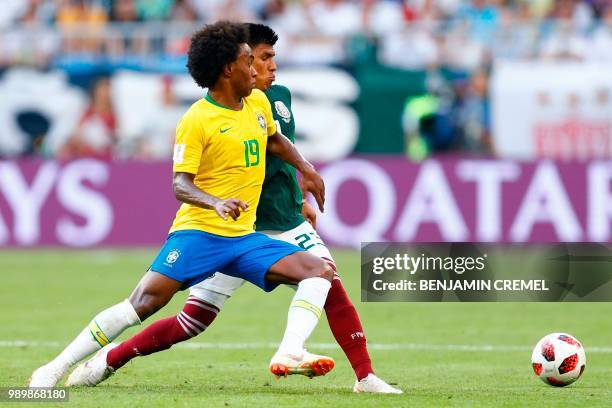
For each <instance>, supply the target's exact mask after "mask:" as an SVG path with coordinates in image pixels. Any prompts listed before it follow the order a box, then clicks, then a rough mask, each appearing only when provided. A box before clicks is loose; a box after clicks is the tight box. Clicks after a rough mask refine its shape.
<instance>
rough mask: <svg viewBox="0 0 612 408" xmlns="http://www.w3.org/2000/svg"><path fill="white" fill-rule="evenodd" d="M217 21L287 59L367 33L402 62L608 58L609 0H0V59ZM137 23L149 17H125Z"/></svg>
mask: <svg viewBox="0 0 612 408" xmlns="http://www.w3.org/2000/svg"><path fill="white" fill-rule="evenodd" d="M218 19H230V20H242V21H253V20H260V21H265V22H267V23H268V24H270V25H272V26H273V27H274V28H275V29H276V30H277V31H279V33H280V34H281V39H283V42H282V44H280V45H286V47H285V48H286V50H287V52H286V53H283V54H281V56H282V57H281V58H282V59H283V60H285V61H287V62H290V63H291V62H293V63H324V64H329V63H342V62H345V60H346V58H347V57H348V55H347V47H346V41H347V39H350V38H354V37H367V38H370V39H373V40H374V41H375V42H376V45H377V54H378V58H379V59H380V60H381V61H382V62H383V63H385V64H389V65H393V66H398V67H404V68H423V67H427V66H431V65H436V64H444V65H451V66H454V67H458V68H463V69H474V68H475V67H478V66H481V65H482V64H484V63H486V62H487V61H488V60H490V58H491V57H495V58H498V57H499V58H504V57H512V58H516V57H542V58H573V59H599V60H606V61H610V60H612V31H611V30H612V0H3V1H2V9H1V10H0V65H6V64H8V63H14V62H20V61H27V62H33V63H39V64H40V63H42V64H44V63H45V62H46V61H47V60H48V59H49V58H52V57H53V56H54V55H57V54H58V53H69V54H70V53H79V52H96V53H109V54H121V53H125V52H130V53H137V54H138V53H152V52H163V53H170V54H172V53H176V54H180V53H182V52H184V49H185V47H186V38H187V37H188V33H189V32H191V31H192V28H193V26H195V25H197V24H200V23H201V22H207V21H214V20H218ZM142 22H149V23H151V24H149V25H142V24H130V23H142ZM159 22H170V23H176V24H170V25H166V26H164V28H163V29H162V30H160V29H159V27H158V26H156V25H155V23H159ZM114 23H122V24H114ZM171 26H173V28H171ZM49 27H56V28H58V29H59V30H48V28H49ZM181 27H185V28H183V29H181ZM28 33H29V34H30V36H28ZM33 33H34V34H33ZM287 44H288V45H287ZM313 51H315V52H313Z"/></svg>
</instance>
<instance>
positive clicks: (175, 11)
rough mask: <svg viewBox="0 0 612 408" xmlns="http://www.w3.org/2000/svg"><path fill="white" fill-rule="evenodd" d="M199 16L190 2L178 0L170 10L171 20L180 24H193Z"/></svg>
mask: <svg viewBox="0 0 612 408" xmlns="http://www.w3.org/2000/svg"><path fill="white" fill-rule="evenodd" d="M197 19H198V15H197V13H196V11H195V9H194V8H193V6H192V5H191V3H190V2H189V1H188V0H176V1H175V2H174V4H173V5H172V9H171V10H170V20H171V21H177V22H178V21H180V22H193V21H196V20H197Z"/></svg>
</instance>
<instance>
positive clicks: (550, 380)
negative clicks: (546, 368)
mask: <svg viewBox="0 0 612 408" xmlns="http://www.w3.org/2000/svg"><path fill="white" fill-rule="evenodd" d="M546 381H548V383H549V384H550V385H554V386H555V387H565V386H566V385H567V383H564V382H563V381H559V380H557V379H556V378H555V377H546Z"/></svg>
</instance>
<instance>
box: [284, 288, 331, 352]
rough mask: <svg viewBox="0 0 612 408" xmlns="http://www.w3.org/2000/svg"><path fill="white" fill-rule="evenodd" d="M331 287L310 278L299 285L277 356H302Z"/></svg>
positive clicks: (290, 307)
mask: <svg viewBox="0 0 612 408" xmlns="http://www.w3.org/2000/svg"><path fill="white" fill-rule="evenodd" d="M330 287H331V282H330V281H328V280H327V279H323V278H308V279H304V280H303V281H301V282H300V283H299V285H298V288H297V291H296V292H295V296H293V300H292V301H291V305H290V306H289V313H288V315H287V328H286V329H285V335H284V336H283V341H282V342H281V344H280V346H279V348H278V351H277V354H291V355H294V356H300V355H302V350H303V349H304V342H305V341H306V339H307V338H308V337H309V336H310V334H311V333H312V331H313V330H314V328H315V327H316V325H317V323H318V321H319V317H321V311H322V309H323V306H324V305H325V300H326V299H327V292H329V288H330Z"/></svg>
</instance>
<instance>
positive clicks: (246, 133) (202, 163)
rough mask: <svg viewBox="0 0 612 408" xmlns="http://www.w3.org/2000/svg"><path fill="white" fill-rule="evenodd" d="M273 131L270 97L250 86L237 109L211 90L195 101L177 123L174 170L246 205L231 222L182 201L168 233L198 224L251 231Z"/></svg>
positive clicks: (235, 232)
mask: <svg viewBox="0 0 612 408" xmlns="http://www.w3.org/2000/svg"><path fill="white" fill-rule="evenodd" d="M275 132H276V125H275V123H274V120H273V118H272V109H271V107H270V102H269V101H268V99H267V98H266V96H265V94H264V93H263V92H261V91H260V90H258V89H254V90H253V92H252V93H251V95H249V96H248V97H246V98H244V101H243V107H242V110H240V111H235V110H232V109H229V108H226V107H224V106H221V105H219V104H218V103H216V102H215V101H214V100H213V99H212V98H211V97H210V96H209V95H206V97H205V98H204V99H201V100H199V101H197V102H196V103H194V104H193V105H192V106H191V108H189V110H188V111H187V113H185V115H184V116H183V118H182V119H181V121H180V122H179V123H178V125H177V127H176V141H175V145H174V158H173V161H174V166H173V170H174V171H175V172H185V173H191V174H195V179H194V182H195V185H196V186H197V187H198V188H199V189H201V190H203V191H205V192H206V193H209V194H212V195H214V196H216V197H219V198H221V199H227V198H238V199H240V200H242V201H244V202H246V203H248V204H249V209H248V210H247V211H245V212H242V213H241V214H240V217H239V218H238V220H236V221H234V220H233V219H232V218H231V217H228V219H227V221H225V220H223V219H222V218H221V217H219V216H218V215H217V213H216V212H215V211H214V210H207V209H204V208H200V207H197V206H194V205H191V204H186V203H183V204H182V205H181V207H180V208H179V210H178V212H177V213H176V217H175V218H174V222H173V224H172V227H171V228H170V232H173V231H179V230H186V229H197V230H201V231H205V232H209V233H211V234H217V235H221V236H226V237H237V236H241V235H246V234H249V233H251V232H253V231H254V225H255V213H256V210H257V204H258V203H259V195H260V193H261V186H262V184H263V181H264V176H265V170H266V144H267V139H268V136H271V135H273V134H274V133H275Z"/></svg>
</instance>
